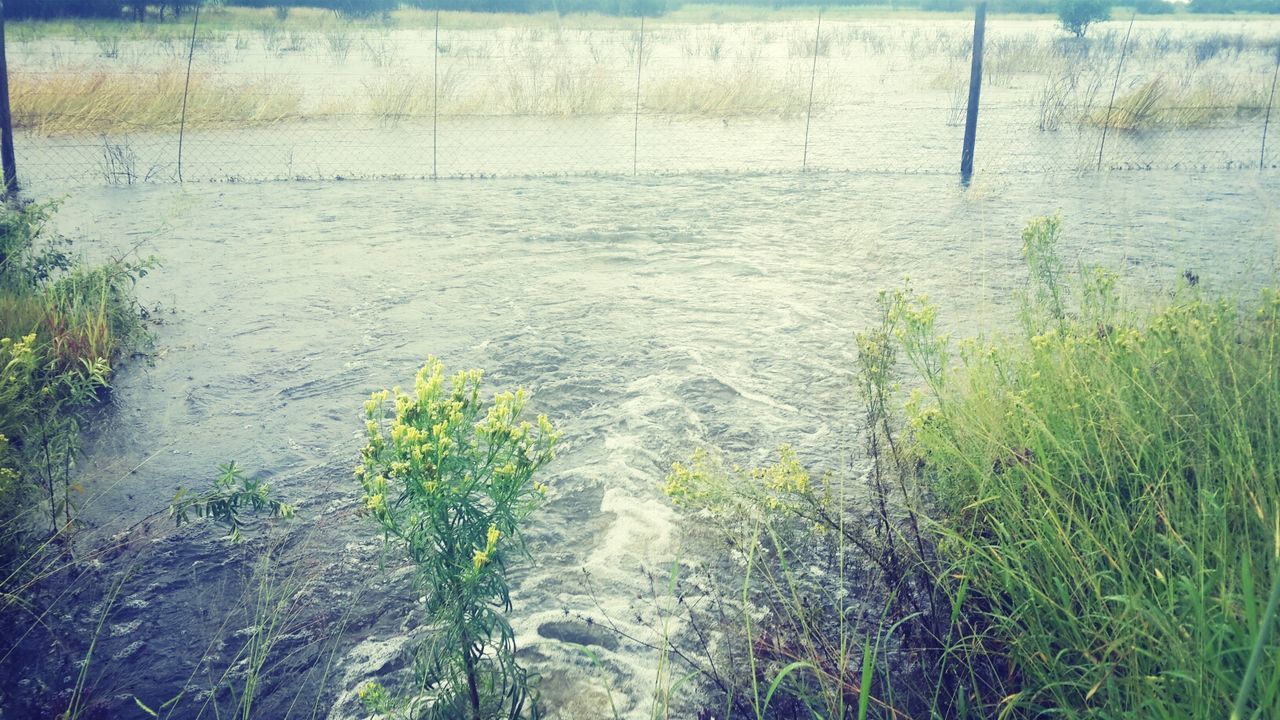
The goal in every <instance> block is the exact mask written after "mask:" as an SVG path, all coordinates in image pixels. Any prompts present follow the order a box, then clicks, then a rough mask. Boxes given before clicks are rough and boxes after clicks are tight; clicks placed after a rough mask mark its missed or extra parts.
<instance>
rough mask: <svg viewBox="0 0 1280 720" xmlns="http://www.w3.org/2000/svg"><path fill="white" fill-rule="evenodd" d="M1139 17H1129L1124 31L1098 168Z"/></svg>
mask: <svg viewBox="0 0 1280 720" xmlns="http://www.w3.org/2000/svg"><path fill="white" fill-rule="evenodd" d="M1137 18H1138V13H1136V12H1135V13H1134V14H1133V16H1132V17H1130V18H1129V29H1128V30H1125V31H1124V44H1123V45H1121V46H1120V62H1118V63H1116V79H1115V82H1113V83H1111V99H1110V100H1108V101H1107V121H1106V122H1104V123H1102V139H1101V140H1099V141H1098V169H1099V170H1101V169H1102V151H1103V150H1104V149H1105V148H1106V147H1107V131H1108V130H1110V129H1111V111H1112V110H1114V109H1115V106H1116V90H1117V89H1118V88H1119V87H1120V71H1121V70H1122V69H1124V58H1125V56H1126V55H1128V53H1129V33H1131V32H1133V21H1134V20H1136V19H1137Z"/></svg>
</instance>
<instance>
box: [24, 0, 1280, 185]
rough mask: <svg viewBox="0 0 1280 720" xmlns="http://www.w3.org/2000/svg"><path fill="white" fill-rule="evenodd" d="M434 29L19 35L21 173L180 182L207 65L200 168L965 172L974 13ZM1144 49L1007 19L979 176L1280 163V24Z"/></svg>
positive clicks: (994, 55)
mask: <svg viewBox="0 0 1280 720" xmlns="http://www.w3.org/2000/svg"><path fill="white" fill-rule="evenodd" d="M504 17H505V16H504ZM415 18H416V19H415V21H414V23H413V24H412V26H404V27H402V26H399V25H392V26H389V27H386V28H379V29H369V28H367V27H364V28H352V27H349V26H344V25H342V24H339V23H336V22H333V23H331V24H330V25H328V26H326V27H324V28H323V29H315V28H304V29H292V28H291V26H289V25H287V24H283V23H275V24H273V23H270V22H265V23H263V24H262V25H261V26H260V27H256V28H248V27H246V28H244V29H241V30H238V31H225V30H220V31H215V30H202V31H200V32H198V33H197V36H196V43H195V45H194V46H189V44H188V42H187V41H186V40H185V39H182V38H175V37H164V38H155V37H150V38H148V37H145V36H139V35H135V34H131V33H129V32H126V31H125V30H123V29H117V28H114V27H108V28H106V29H102V28H98V27H96V26H86V27H85V28H84V29H83V30H82V31H80V32H73V33H70V34H65V35H57V34H48V33H37V32H35V31H34V30H28V31H25V32H24V31H23V27H22V26H21V25H19V26H18V30H17V32H16V33H13V35H14V42H12V43H11V47H10V70H11V72H12V73H13V74H14V80H13V83H14V99H13V106H14V112H15V117H16V118H17V123H18V125H19V128H20V129H21V132H20V134H19V137H18V146H17V149H18V160H19V165H20V167H22V168H23V172H24V175H25V176H26V177H27V179H28V182H35V183H37V184H39V183H44V182H51V183H53V184H52V185H51V186H50V187H65V186H67V185H68V184H69V183H76V184H83V183H88V184H101V183H108V184H133V183H137V182H146V181H170V180H173V179H175V178H176V177H177V176H178V175H179V170H180V169H179V167H178V164H179V163H178V155H179V152H178V150H179V128H180V126H182V118H183V107H184V103H183V99H184V98H183V95H184V88H186V87H187V86H188V83H187V82H186V70H187V63H186V61H187V54H188V51H191V53H192V75H191V81H190V91H189V93H187V95H188V97H187V100H189V102H188V103H186V104H185V105H186V121H185V132H184V133H183V139H182V144H183V150H182V157H183V159H182V167H181V175H182V176H183V177H184V178H185V179H187V180H255V179H257V180H262V179H295V178H308V179H319V178H335V177H343V178H355V177H365V178H369V177H374V178H395V177H432V176H438V177H476V176H482V177H483V176H524V175H555V174H575V175H576V174H625V175H629V174H632V173H640V174H666V173H687V172H707V171H720V170H732V171H778V170H787V171H790V170H795V169H799V168H801V167H806V168H809V169H827V170H861V171H868V170H874V171H893V172H951V171H952V170H953V168H954V167H955V165H956V164H957V163H958V161H959V156H960V142H961V137H962V135H963V129H962V124H963V115H964V111H965V105H966V101H967V91H968V74H969V73H968V71H969V64H970V50H971V48H970V46H971V44H972V41H971V37H972V21H971V20H969V19H942V20H933V19H920V20H913V19H904V20H884V19H870V20H856V19H855V20H851V19H848V18H847V17H841V16H840V15H839V14H838V13H837V14H835V16H834V17H827V18H825V19H824V20H823V21H822V23H821V25H819V23H818V19H817V17H816V15H815V17H814V18H812V19H806V20H803V21H801V20H793V19H791V20H787V21H777V22H767V23H766V22H743V23H733V24H717V23H702V24H690V23H669V22H664V21H662V20H656V21H651V22H650V23H649V25H648V26H646V27H645V28H644V29H643V30H642V28H641V27H640V25H639V22H638V21H637V20H634V19H618V18H610V19H606V18H600V17H586V18H584V17H579V16H571V17H567V18H564V19H563V20H559V19H554V20H553V19H549V18H548V17H546V16H538V17H534V18H527V19H524V20H518V21H515V22H514V23H512V24H503V23H501V22H495V25H494V26H492V27H483V26H478V25H477V24H476V20H475V16H469V15H459V14H453V13H445V14H443V16H442V18H441V20H440V28H439V31H438V33H437V31H436V29H435V27H434V20H433V19H432V16H430V15H427V14H419V15H417V16H415ZM506 21H507V22H511V19H510V18H506ZM1127 35H1128V33H1127V27H1126V24H1125V23H1122V22H1118V21H1117V22H1110V23H1103V24H1101V25H1098V26H1095V27H1094V28H1093V29H1092V30H1091V31H1090V33H1089V36H1088V37H1086V38H1084V39H1083V40H1077V39H1075V38H1070V37H1067V36H1066V35H1065V33H1063V32H1062V31H1061V30H1060V29H1058V28H1057V27H1056V25H1055V23H1054V22H1052V21H1051V20H1048V19H1045V20H1013V19H1006V18H1003V17H1000V16H994V17H992V18H991V19H990V20H989V23H988V28H987V41H986V51H985V54H984V73H983V75H984V85H983V96H982V103H981V108H982V110H981V114H980V121H979V132H978V146H977V167H978V168H979V170H980V171H981V170H989V171H1020V172H1044V171H1076V170H1084V169H1095V168H1099V167H1101V168H1104V169H1111V168H1118V169H1153V168H1155V169H1170V168H1174V169H1206V168H1207V169H1231V168H1242V167H1243V168H1257V167H1258V166H1259V165H1263V166H1267V167H1272V166H1274V165H1275V164H1276V163H1277V160H1276V158H1277V154H1276V153H1277V152H1280V150H1278V149H1277V148H1280V143H1277V142H1272V143H1270V149H1267V148H1265V147H1264V145H1265V142H1264V137H1263V136H1264V133H1265V132H1266V126H1267V124H1268V120H1267V117H1268V109H1269V108H1270V107H1271V106H1273V105H1274V104H1275V97H1274V91H1273V81H1274V78H1275V68H1276V65H1277V55H1276V53H1277V48H1278V47H1280V24H1277V22H1276V21H1274V20H1269V19H1257V18H1249V19H1242V20H1186V19H1177V20H1162V19H1153V18H1148V17H1143V18H1141V19H1140V20H1139V21H1138V22H1137V23H1136V24H1135V26H1134V27H1133V30H1132V35H1131V37H1127ZM1126 37H1127V39H1126ZM1113 91H1114V93H1113ZM1113 94H1114V98H1113ZM1273 117H1274V116H1273ZM1104 127H1105V128H1107V129H1108V130H1109V131H1110V132H1109V133H1108V137H1107V140H1106V143H1105V148H1103V147H1102V145H1103V140H1102V135H1103V132H1102V129H1103V128H1104ZM1273 137H1274V133H1273Z"/></svg>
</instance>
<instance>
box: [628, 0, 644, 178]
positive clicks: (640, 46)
mask: <svg viewBox="0 0 1280 720" xmlns="http://www.w3.org/2000/svg"><path fill="white" fill-rule="evenodd" d="M643 67H644V15H641V16H640V37H639V39H638V40H637V41H636V113H635V122H634V124H633V125H632V128H631V176H632V177H635V176H636V175H637V174H638V170H639V167H640V70H641V68H643Z"/></svg>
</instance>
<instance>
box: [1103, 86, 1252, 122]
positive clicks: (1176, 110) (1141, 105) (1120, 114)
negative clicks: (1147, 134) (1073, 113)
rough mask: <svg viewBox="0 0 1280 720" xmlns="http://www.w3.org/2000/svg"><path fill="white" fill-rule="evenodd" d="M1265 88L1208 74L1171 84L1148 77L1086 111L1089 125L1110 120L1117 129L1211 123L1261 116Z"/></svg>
mask: <svg viewBox="0 0 1280 720" xmlns="http://www.w3.org/2000/svg"><path fill="white" fill-rule="evenodd" d="M1267 97H1268V93H1267V88H1266V87H1263V86H1261V85H1258V86H1256V87H1254V86H1250V85H1247V84H1243V83H1239V82H1236V81H1233V80H1230V79H1227V78H1224V77H1218V76H1208V77H1199V78H1197V79H1196V80H1193V81H1190V82H1185V83H1180V84H1171V83H1169V82H1167V81H1165V80H1164V79H1161V78H1156V79H1153V80H1149V81H1147V82H1145V83H1143V84H1141V85H1139V86H1138V87H1136V88H1135V89H1133V90H1132V91H1131V92H1129V93H1128V94H1126V95H1122V96H1121V97H1119V98H1117V100H1116V103H1115V107H1113V108H1111V109H1110V111H1108V109H1107V108H1098V109H1095V110H1094V111H1093V112H1092V113H1090V114H1089V115H1088V116H1087V118H1088V122H1089V123H1091V124H1093V125H1098V126H1101V125H1104V124H1107V123H1110V127H1113V128H1119V129H1121V130H1154V129H1164V128H1203V127H1213V126H1215V125H1220V124H1223V123H1226V122H1230V121H1233V120H1239V119H1252V118H1257V117H1261V116H1262V114H1263V113H1265V112H1266V109H1267Z"/></svg>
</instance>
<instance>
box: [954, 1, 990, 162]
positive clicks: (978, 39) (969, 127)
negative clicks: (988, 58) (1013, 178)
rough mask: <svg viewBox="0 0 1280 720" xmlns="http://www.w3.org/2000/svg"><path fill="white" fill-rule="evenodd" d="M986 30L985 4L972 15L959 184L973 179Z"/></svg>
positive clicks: (982, 3) (978, 7)
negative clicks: (967, 99)
mask: <svg viewBox="0 0 1280 720" xmlns="http://www.w3.org/2000/svg"><path fill="white" fill-rule="evenodd" d="M986 30H987V4H986V3H985V2H980V3H978V6H977V7H976V8H975V9H974V13H973V62H972V63H971V64H970V65H969V109H968V112H967V113H966V114H965V118H964V148H963V150H961V152H960V182H961V183H964V184H965V185H967V184H969V178H971V177H973V143H974V141H975V140H976V139H977V134H978V99H979V97H980V96H981V95H982V39H983V36H984V35H985V34H986Z"/></svg>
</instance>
